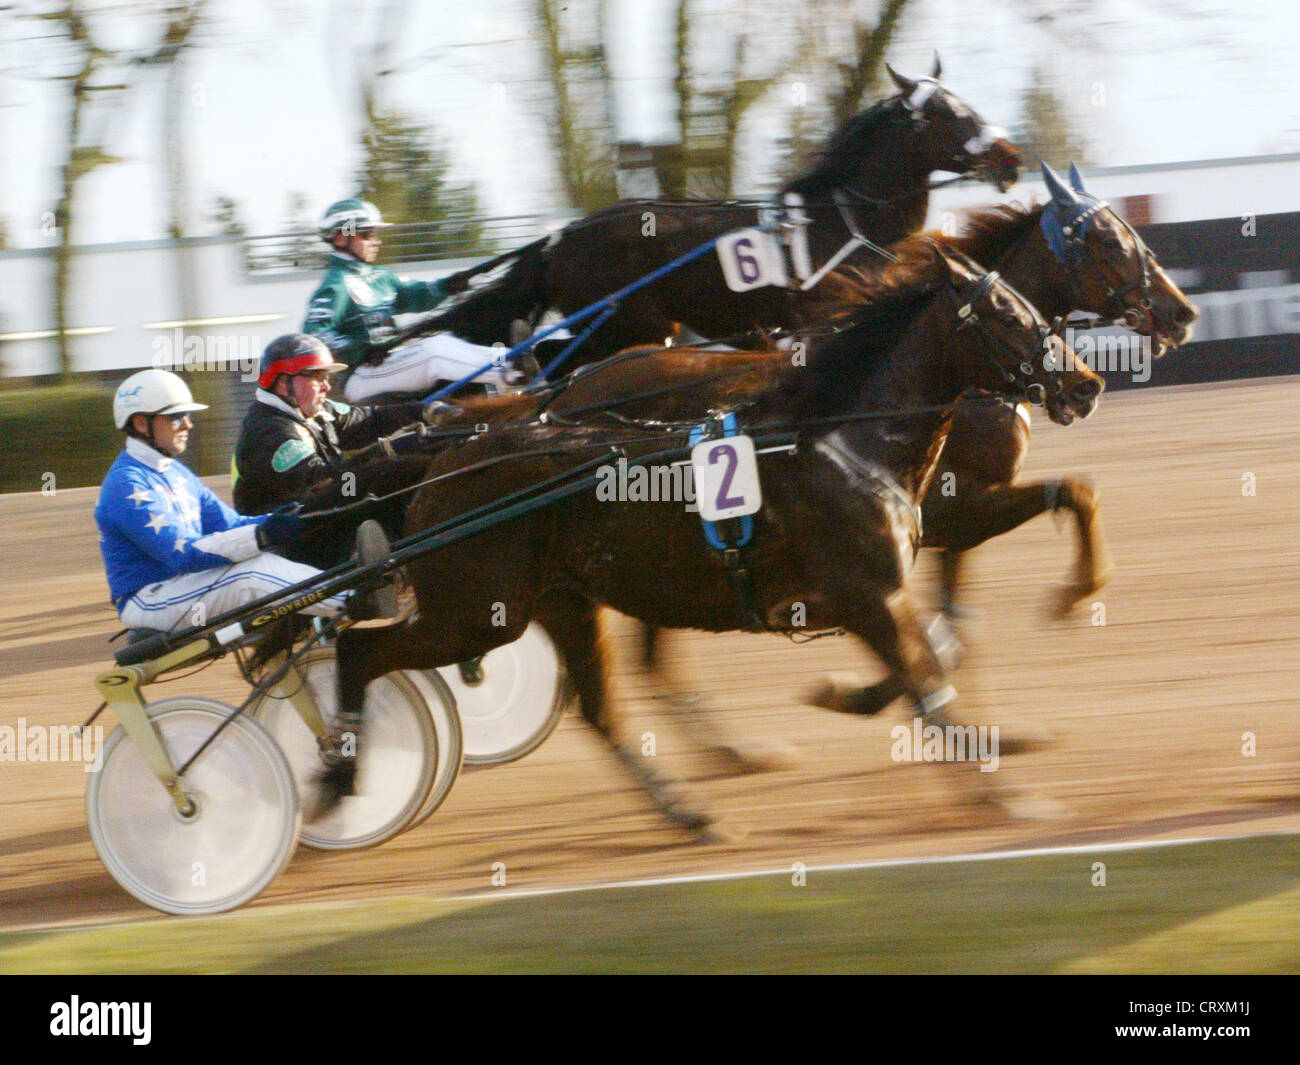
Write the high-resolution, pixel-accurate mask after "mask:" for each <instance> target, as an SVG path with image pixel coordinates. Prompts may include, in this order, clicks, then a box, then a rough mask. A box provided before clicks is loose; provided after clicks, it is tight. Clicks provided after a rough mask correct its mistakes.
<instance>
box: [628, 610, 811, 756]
mask: <svg viewBox="0 0 1300 1065" xmlns="http://www.w3.org/2000/svg"><path fill="white" fill-rule="evenodd" d="M638 625H639V632H638V636H639V640H638V643H639V652H640V654H639V657H640V663H641V667H642V669H644V670H645V672H646V673H647V674H648V675H649V677H650V679H651V680H652V682H653V683H654V684H655V686H656V687H658V688H659V689H661V693H662V697H663V698H664V700H665V701H666V702H667V704H668V706H669V708H670V709H671V710H672V711H673V714H674V720H675V721H676V722H677V724H678V725H679V726H680V727H681V729H682V731H683V732H685V733H687V734H688V735H689V736H690V738H691V739H692V740H693V741H694V742H695V743H696V744H697V745H698V746H699V747H702V748H703V749H704V750H706V751H707V752H708V753H709V754H710V755H711V756H712V757H713V758H714V760H715V761H716V762H717V763H718V766H719V768H720V769H721V770H722V771H723V772H726V773H762V772H769V771H772V770H779V769H789V768H791V767H792V766H794V765H796V764H798V762H799V760H800V758H799V752H798V751H797V750H796V749H795V748H794V747H791V746H790V745H789V744H780V743H771V742H767V741H761V740H737V739H735V738H733V737H731V736H729V735H727V731H726V730H725V729H724V728H723V727H722V726H721V725H720V724H719V722H718V720H717V714H716V711H715V710H713V709H712V708H711V707H710V706H709V705H708V703H707V701H706V700H705V699H704V697H703V696H701V695H700V694H699V693H698V692H693V691H688V690H686V688H685V687H683V686H682V685H681V684H679V683H678V682H677V676H676V674H675V672H674V671H673V670H672V669H671V668H670V666H669V664H668V659H667V658H666V657H665V656H664V654H663V648H664V640H663V631H662V630H661V629H658V628H655V627H654V626H653V625H646V624H643V623H638Z"/></svg>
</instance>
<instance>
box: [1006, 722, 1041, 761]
mask: <svg viewBox="0 0 1300 1065" xmlns="http://www.w3.org/2000/svg"><path fill="white" fill-rule="evenodd" d="M1052 742H1053V741H1052V734H1051V732H1049V731H1048V730H1047V729H1044V728H1035V727H1033V726H1028V727H1021V728H1017V729H1014V730H1012V731H1010V732H1007V731H1004V730H1003V729H998V754H999V755H1006V754H1028V753H1029V752H1030V751H1040V750H1042V749H1043V748H1044V747H1050V746H1051V745H1052Z"/></svg>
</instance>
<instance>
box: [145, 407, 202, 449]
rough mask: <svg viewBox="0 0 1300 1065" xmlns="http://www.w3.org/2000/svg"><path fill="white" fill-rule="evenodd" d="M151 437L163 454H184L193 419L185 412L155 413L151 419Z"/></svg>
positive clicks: (192, 426)
mask: <svg viewBox="0 0 1300 1065" xmlns="http://www.w3.org/2000/svg"><path fill="white" fill-rule="evenodd" d="M151 420H152V422H153V425H152V426H151V428H152V429H153V438H154V440H155V441H156V442H157V444H158V450H159V451H161V452H162V453H163V454H164V455H181V454H184V452H185V449H186V447H188V446H189V442H190V430H191V429H193V428H194V419H193V418H191V417H190V415H189V414H188V412H187V413H185V414H155V415H154V416H153V418H152V419H151Z"/></svg>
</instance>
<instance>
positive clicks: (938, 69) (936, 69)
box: [930, 48, 943, 81]
mask: <svg viewBox="0 0 1300 1065" xmlns="http://www.w3.org/2000/svg"><path fill="white" fill-rule="evenodd" d="M942 73H943V64H942V63H940V62H939V50H938V49H937V48H936V49H935V52H934V69H933V70H932V71H930V77H932V78H934V80H935V81H938V80H939V75H940V74H942Z"/></svg>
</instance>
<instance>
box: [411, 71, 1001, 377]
mask: <svg viewBox="0 0 1300 1065" xmlns="http://www.w3.org/2000/svg"><path fill="white" fill-rule="evenodd" d="M889 73H890V76H891V77H892V78H893V80H894V83H895V84H896V85H897V86H898V89H899V91H898V93H897V94H896V95H894V96H891V97H888V98H887V99H885V100H882V101H880V102H879V103H877V104H875V105H874V106H873V107H871V108H869V109H868V110H867V111H865V112H863V113H862V114H860V115H857V116H856V117H854V118H852V119H850V120H849V121H848V122H847V123H846V124H845V125H844V126H843V127H842V128H841V129H840V130H839V131H838V132H836V133H835V134H834V135H833V136H832V137H831V138H830V140H829V141H828V143H827V145H826V147H825V149H824V151H823V152H822V154H821V157H820V159H819V161H818V162H817V163H816V165H814V166H813V167H812V168H811V169H809V170H808V171H807V172H805V173H804V174H802V175H801V176H799V177H797V178H795V179H794V180H793V181H791V182H790V183H788V184H787V185H786V186H785V187H784V188H782V189H781V191H780V193H779V194H778V196H777V197H776V201H775V203H776V204H780V205H783V208H788V210H789V212H790V214H789V215H788V216H787V221H791V220H793V218H794V217H795V216H797V215H800V212H801V217H802V218H803V219H805V220H806V229H803V228H801V227H800V226H798V225H795V226H794V227H793V228H788V229H787V233H789V234H790V236H791V238H792V240H793V241H794V242H795V244H794V247H792V257H794V258H795V259H796V260H797V259H798V258H799V257H800V254H801V253H800V251H799V245H798V242H799V241H800V240H801V239H802V238H803V235H805V234H806V240H807V256H808V265H809V266H810V267H811V269H812V270H816V269H818V268H820V267H821V266H823V265H825V264H826V263H828V262H829V261H830V260H831V259H832V258H833V257H834V256H835V255H836V253H837V252H839V251H840V250H841V249H843V248H845V247H846V246H848V247H850V248H851V249H852V254H851V255H850V256H849V257H848V258H847V260H846V261H847V262H850V263H853V262H862V261H863V258H864V255H866V256H869V255H871V254H872V253H870V252H864V250H863V245H861V244H852V243H851V242H853V241H854V239H855V238H856V237H857V236H859V235H861V236H863V237H866V238H867V239H869V240H870V241H872V242H875V243H876V244H890V243H893V242H894V241H896V240H898V239H900V238H902V237H904V236H907V235H908V234H910V233H915V232H916V231H917V230H919V229H920V228H921V226H922V225H923V224H924V223H925V217H926V212H927V210H928V208H929V202H930V196H929V190H930V183H929V182H930V175H931V174H932V173H933V172H935V171H937V170H942V171H953V172H955V173H957V174H967V173H971V172H975V173H978V174H980V175H981V176H982V177H984V178H986V179H987V180H988V181H989V182H991V183H992V184H994V185H996V186H997V187H998V188H999V189H1002V190H1005V189H1007V188H1010V187H1011V185H1013V184H1014V183H1015V180H1016V178H1017V177H1018V176H1019V173H1020V156H1019V153H1018V152H1017V150H1016V149H1015V147H1014V146H1012V145H1011V144H1010V143H1008V141H1007V140H1005V139H1004V136H1003V134H1002V131H1000V130H999V129H997V128H996V127H993V126H989V125H987V124H986V123H985V122H984V120H983V119H982V118H980V117H979V116H978V115H977V114H976V113H975V112H974V111H973V110H971V108H970V107H968V106H967V105H966V104H965V102H963V101H962V100H961V99H959V98H958V97H957V96H955V95H954V94H953V93H951V92H949V91H948V90H947V89H946V88H944V87H943V86H942V85H940V84H939V83H938V81H937V80H936V79H937V78H938V77H939V74H940V67H939V62H938V58H937V57H936V59H935V67H934V73H933V75H932V76H931V77H929V78H921V79H919V80H915V81H914V80H912V79H910V78H905V77H903V76H901V75H899V74H897V73H895V72H894V71H893V70H890V71H889ZM773 206H774V205H773V204H763V203H741V202H720V201H707V200H625V201H623V202H621V203H617V204H614V205H613V206H611V207H607V208H604V209H603V210H600V211H596V212H595V213H593V214H591V215H589V216H588V217H586V218H584V219H581V220H579V221H577V222H574V223H572V224H571V225H569V226H568V227H566V228H565V229H564V230H563V231H561V232H560V233H559V234H557V235H556V236H554V237H552V238H550V239H549V240H543V241H537V242H535V243H534V244H531V245H529V246H527V247H525V248H523V249H521V250H520V252H519V254H518V258H517V260H516V262H515V263H514V265H513V266H512V267H511V268H510V270H509V271H508V272H507V273H506V274H505V275H504V277H503V278H502V279H501V280H500V281H499V282H498V283H495V284H493V285H491V286H489V287H486V288H484V289H483V290H481V291H480V292H476V293H473V294H471V295H470V296H468V297H466V298H465V299H464V300H463V301H461V303H460V304H459V305H458V306H457V307H455V308H454V309H453V310H451V311H449V312H448V313H447V314H445V315H442V316H439V317H438V318H435V319H431V320H430V321H428V322H426V323H423V324H422V325H421V326H420V327H419V328H418V330H416V331H417V332H425V331H434V330H439V329H449V330H451V331H452V332H453V333H455V334H456V335H458V336H463V337H465V338H466V339H469V340H473V341H476V342H478V343H495V342H497V341H501V342H507V343H509V342H513V341H512V337H511V335H510V326H511V323H512V321H513V320H515V319H520V318H526V319H528V320H530V321H531V322H532V324H533V325H536V323H537V322H538V321H539V320H540V318H541V316H542V315H543V313H545V312H546V311H547V310H548V309H551V308H556V309H558V310H560V311H562V312H563V313H564V314H566V315H568V314H572V313H573V312H575V311H578V310H580V309H582V308H583V307H586V306H588V305H589V304H592V303H594V302H596V301H597V300H600V299H602V298H603V297H605V296H607V295H609V294H610V293H611V292H615V291H617V290H619V289H621V288H623V287H624V286H625V285H629V284H631V283H632V282H634V281H637V280H638V279H640V278H642V277H645V276H646V275H648V274H650V273H652V272H653V271H654V270H656V269H658V268H659V267H662V266H664V265H665V264H667V263H669V262H672V261H673V260H674V259H676V258H677V257H679V256H682V255H685V254H686V253H688V252H690V251H691V250H693V249H695V248H697V247H698V246H699V245H701V244H703V243H705V242H706V241H708V240H710V239H712V238H714V237H719V236H721V235H723V234H725V233H728V232H730V231H732V230H736V229H743V228H745V227H748V226H753V225H755V224H756V223H757V221H758V212H759V210H760V209H763V210H766V209H768V208H771V207H773ZM800 303H801V299H800V295H798V294H795V293H792V292H790V291H788V290H786V289H779V288H773V287H765V288H759V289H754V290H752V291H749V292H743V293H737V292H732V291H731V290H730V289H729V288H728V287H727V284H726V281H725V278H724V276H723V273H722V268H721V266H720V264H719V261H718V258H717V256H716V255H706V256H704V257H702V258H700V259H697V260H696V261H694V262H691V263H688V264H687V265H685V266H683V267H681V268H679V269H677V270H675V271H673V272H672V273H670V274H668V275H667V276H665V277H663V278H661V279H659V280H658V281H656V282H655V283H654V284H652V285H650V286H649V287H647V288H645V289H642V290H641V291H640V292H638V293H635V294H633V295H632V296H629V297H627V298H625V299H624V300H623V301H622V303H621V304H620V305H619V307H618V309H617V312H616V313H614V315H613V317H612V318H611V319H609V320H608V321H606V322H604V323H603V324H602V325H600V326H599V327H598V328H597V329H596V331H595V332H594V333H593V334H592V335H591V336H590V337H589V338H588V339H587V340H585V341H584V342H583V344H582V345H581V346H580V347H579V348H578V349H577V350H576V351H575V352H574V354H573V356H572V361H573V364H574V365H578V364H581V363H584V362H595V361H598V360H599V359H601V358H604V357H605V356H607V355H611V354H613V353H615V352H617V351H620V350H622V349H624V348H627V347H630V346H632V345H635V344H646V343H662V342H663V340H664V338H665V337H669V336H673V335H675V334H676V332H677V328H678V324H682V325H685V326H687V327H689V328H690V329H691V330H693V331H694V332H695V333H697V334H699V335H700V336H704V337H721V336H727V335H730V334H735V333H743V332H746V331H749V330H753V329H755V328H756V327H762V328H768V329H770V328H775V327H786V328H795V327H797V326H799V325H801V324H802V318H801V315H800Z"/></svg>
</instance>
